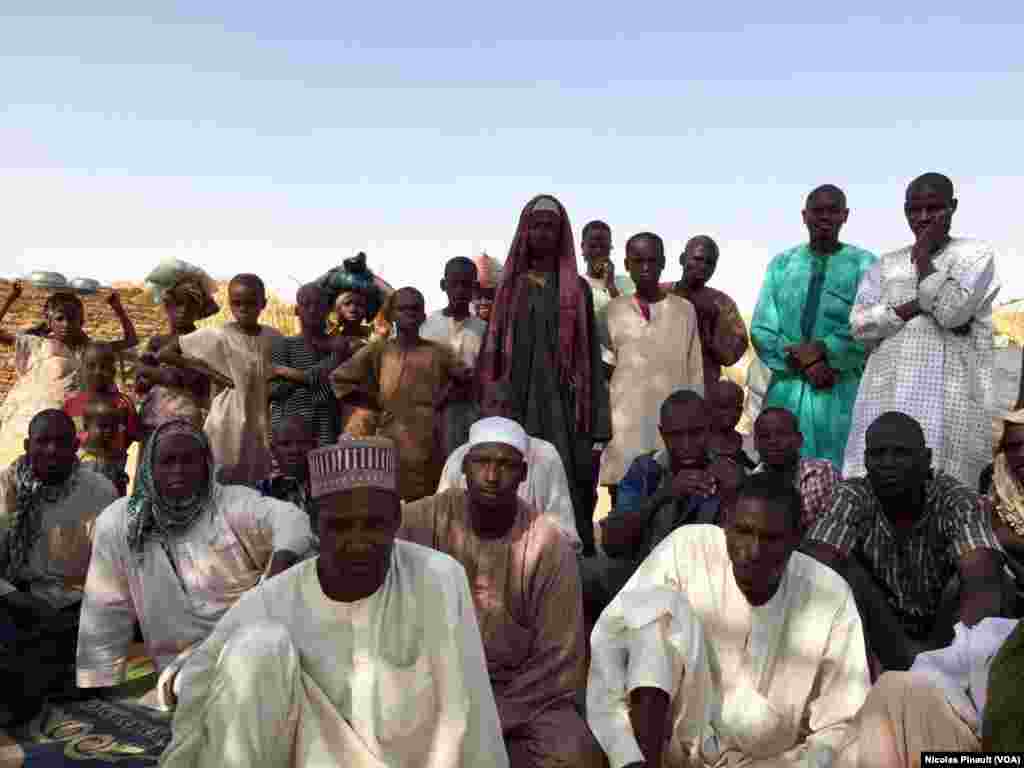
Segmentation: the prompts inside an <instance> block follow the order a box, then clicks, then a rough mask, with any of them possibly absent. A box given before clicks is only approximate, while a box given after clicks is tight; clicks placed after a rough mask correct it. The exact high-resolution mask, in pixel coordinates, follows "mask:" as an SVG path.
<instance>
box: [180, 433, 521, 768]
mask: <svg viewBox="0 0 1024 768" xmlns="http://www.w3.org/2000/svg"><path fill="white" fill-rule="evenodd" d="M309 463H310V485H311V493H312V496H313V497H314V498H315V499H317V500H318V502H319V505H320V509H319V517H318V524H319V531H320V545H321V550H320V551H321V554H320V556H319V557H318V558H316V559H314V560H307V561H305V562H303V563H302V564H300V565H298V566H295V567H293V568H292V569H290V570H289V571H288V572H287V573H285V574H283V575H281V576H280V577H277V578H274V579H271V580H269V581H267V582H265V583H264V584H263V585H261V586H260V587H259V588H257V589H255V590H253V591H251V592H249V593H248V594H247V595H246V596H245V597H244V598H242V600H240V601H239V602H238V604H237V605H236V606H235V607H234V608H232V610H230V611H229V612H228V613H227V615H225V616H224V618H223V619H222V620H221V621H220V623H219V624H218V625H217V629H216V630H215V631H214V633H213V634H212V635H211V636H210V638H209V639H208V640H207V641H206V642H205V643H204V644H203V645H202V646H201V647H200V648H199V649H198V650H197V651H196V652H195V653H194V654H193V655H192V657H191V658H190V659H189V662H188V664H187V665H186V666H185V668H184V669H183V670H182V673H181V676H180V686H179V692H178V697H179V698H178V709H177V711H176V713H175V719H174V725H173V730H174V732H173V737H172V741H171V744H170V745H169V746H168V747H167V749H166V750H165V752H164V754H163V756H162V757H161V765H162V766H165V768H186V767H187V768H206V767H209V768H236V767H237V768H241V766H246V768H248V767H249V766H260V768H276V767H277V766H296V768H298V767H300V766H310V767H311V768H312V767H313V766H335V765H338V766H345V767H346V768H414V767H415V768H478V767H479V768H506V767H507V766H508V756H507V753H506V751H505V746H504V744H503V741H502V735H501V726H500V725H499V721H498V712H497V708H496V706H495V703H494V695H493V694H492V692H491V686H490V682H489V680H488V676H487V667H486V663H485V661H484V652H483V645H482V642H481V640H480V631H479V629H478V626H477V622H476V617H475V611H474V607H473V600H472V597H471V596H470V592H469V584H468V581H467V579H466V574H465V571H463V569H462V567H461V566H460V565H459V564H458V563H457V562H455V561H454V560H452V559H451V558H450V557H448V556H447V555H443V554H441V553H438V552H434V551H432V550H430V549H427V548H425V547H420V546H418V545H416V544H412V543H409V542H402V541H395V533H396V532H397V531H398V527H399V524H400V523H401V517H402V512H401V506H400V501H399V497H398V492H397V471H398V462H397V455H396V451H395V447H394V444H393V443H392V442H391V441H390V440H387V439H384V438H369V439H366V440H356V439H353V438H348V437H342V439H341V440H340V441H339V442H338V444H337V445H335V446H328V447H325V448H320V449H318V450H316V451H314V452H312V453H311V454H310V457H309Z"/></svg>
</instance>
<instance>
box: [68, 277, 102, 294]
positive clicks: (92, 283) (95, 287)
mask: <svg viewBox="0 0 1024 768" xmlns="http://www.w3.org/2000/svg"><path fill="white" fill-rule="evenodd" d="M70 285H71V287H72V288H73V289H74V290H75V291H77V292H78V293H81V294H82V295H85V296H90V295H92V294H94V293H98V292H99V290H100V281H99V280H93V279H92V278H91V277H76V278H75V279H74V280H72V281H71V283H70Z"/></svg>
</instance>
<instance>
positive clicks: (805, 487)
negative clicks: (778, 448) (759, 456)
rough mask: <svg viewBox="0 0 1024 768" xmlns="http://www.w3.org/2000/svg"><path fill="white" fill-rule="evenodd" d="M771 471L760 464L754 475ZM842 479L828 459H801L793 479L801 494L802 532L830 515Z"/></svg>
mask: <svg viewBox="0 0 1024 768" xmlns="http://www.w3.org/2000/svg"><path fill="white" fill-rule="evenodd" d="M771 471H772V470H771V469H770V468H769V467H768V466H767V465H766V464H758V465H757V468H756V469H755V470H754V474H755V475H759V474H761V473H762V472H771ZM840 479H841V478H840V477H839V472H838V471H837V470H836V467H835V465H834V464H833V463H832V462H831V461H829V460H828V459H811V458H801V459H800V463H799V464H798V465H797V471H796V477H794V478H793V480H794V487H795V488H796V491H797V493H799V494H800V530H802V531H806V530H808V529H810V527H811V526H812V525H814V523H815V522H816V521H817V520H818V519H820V518H822V517H825V516H826V515H827V514H828V511H829V510H830V509H831V508H832V495H833V493H835V487H836V484H837V483H838V482H839V481H840Z"/></svg>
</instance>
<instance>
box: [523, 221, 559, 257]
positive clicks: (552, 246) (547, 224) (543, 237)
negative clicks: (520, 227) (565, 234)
mask: <svg viewBox="0 0 1024 768" xmlns="http://www.w3.org/2000/svg"><path fill="white" fill-rule="evenodd" d="M526 239H527V243H528V244H529V246H530V254H531V257H532V259H533V260H534V261H542V260H545V259H549V258H550V257H553V256H555V255H556V254H557V253H558V244H559V243H560V242H561V239H562V218H561V217H560V216H559V215H558V214H557V213H555V212H554V211H537V212H535V213H531V214H530V220H529V223H528V224H527V230H526Z"/></svg>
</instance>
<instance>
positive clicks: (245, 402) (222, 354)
mask: <svg viewBox="0 0 1024 768" xmlns="http://www.w3.org/2000/svg"><path fill="white" fill-rule="evenodd" d="M260 328H261V331H260V335H259V336H249V335H248V334H246V333H242V332H241V331H240V330H238V328H237V327H236V326H235V324H234V323H229V324H228V325H224V326H221V327H219V328H200V329H199V330H198V331H194V332H193V333H189V334H187V335H185V336H181V337H179V339H178V343H179V344H180V345H181V351H182V352H184V353H185V355H187V356H189V357H194V358H197V359H198V360H202V361H203V362H204V363H206V364H207V365H208V366H209V367H210V368H212V369H213V370H215V371H217V373H220V374H222V375H224V376H227V377H228V378H230V379H231V380H232V381H233V382H234V387H233V388H230V389H226V390H224V391H223V392H221V393H220V394H219V395H217V397H215V398H214V399H213V403H212V404H211V406H210V413H209V415H208V416H207V417H206V424H205V426H204V429H205V431H206V434H207V435H208V436H209V438H210V445H211V448H212V449H213V459H214V461H215V462H216V463H217V465H218V466H224V467H238V468H239V469H240V470H241V471H242V472H243V475H242V476H238V475H236V476H235V480H236V481H237V482H242V483H246V484H249V485H255V484H256V483H257V482H259V481H260V480H262V479H263V478H264V477H266V476H267V475H268V474H269V473H270V469H271V466H272V460H271V458H270V447H269V439H270V418H269V415H270V414H269V407H268V404H267V403H268V400H267V398H268V391H267V373H268V369H269V368H270V365H271V362H270V351H271V346H272V345H273V343H274V339H276V338H279V337H280V336H281V334H280V333H279V332H278V331H277V330H275V329H274V328H270V327H269V326H265V325H264V326H260Z"/></svg>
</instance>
